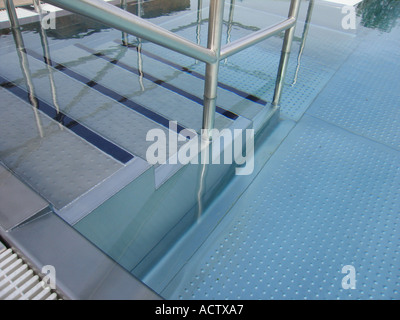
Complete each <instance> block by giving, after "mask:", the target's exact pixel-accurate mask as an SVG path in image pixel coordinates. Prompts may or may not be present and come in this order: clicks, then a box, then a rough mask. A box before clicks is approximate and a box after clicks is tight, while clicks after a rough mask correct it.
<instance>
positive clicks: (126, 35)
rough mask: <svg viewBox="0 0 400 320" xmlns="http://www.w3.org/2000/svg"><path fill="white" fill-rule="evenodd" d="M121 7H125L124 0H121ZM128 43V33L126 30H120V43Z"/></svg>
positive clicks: (124, 8) (125, 44)
mask: <svg viewBox="0 0 400 320" xmlns="http://www.w3.org/2000/svg"><path fill="white" fill-rule="evenodd" d="M121 9H123V10H126V9H127V4H126V0H121ZM128 43H129V39H128V34H127V33H126V32H122V44H123V45H124V46H127V45H128Z"/></svg>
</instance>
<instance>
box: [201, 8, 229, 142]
mask: <svg viewBox="0 0 400 320" xmlns="http://www.w3.org/2000/svg"><path fill="white" fill-rule="evenodd" d="M223 19H224V0H213V1H211V2H210V14H209V24H208V44H207V47H208V49H210V50H212V51H214V52H215V54H216V56H217V61H216V62H215V63H207V64H206V75H205V83H204V110H203V130H204V133H205V135H206V136H205V137H206V138H207V139H210V138H211V130H212V129H214V122H215V108H216V103H217V89H218V72H219V62H220V54H221V40H222V26H223Z"/></svg>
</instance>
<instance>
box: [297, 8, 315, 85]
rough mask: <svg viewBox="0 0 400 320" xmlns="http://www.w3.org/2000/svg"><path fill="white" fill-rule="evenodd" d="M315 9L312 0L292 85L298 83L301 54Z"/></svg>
mask: <svg viewBox="0 0 400 320" xmlns="http://www.w3.org/2000/svg"><path fill="white" fill-rule="evenodd" d="M313 9H314V0H310V3H309V5H308V9H307V17H306V22H305V24H304V29H303V35H302V36H301V44H300V50H299V54H298V56H297V67H296V72H295V74H294V78H293V83H292V86H294V85H295V84H296V82H297V77H298V75H299V70H300V61H301V56H302V55H303V51H304V47H305V45H306V40H307V35H308V29H309V28H310V22H311V17H312V12H313Z"/></svg>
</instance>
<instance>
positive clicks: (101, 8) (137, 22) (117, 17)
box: [45, 0, 218, 63]
mask: <svg viewBox="0 0 400 320" xmlns="http://www.w3.org/2000/svg"><path fill="white" fill-rule="evenodd" d="M45 2H48V3H50V4H53V5H55V6H57V7H60V8H63V9H65V10H68V11H71V12H74V13H78V14H81V15H84V16H86V17H89V18H91V19H94V20H96V21H99V22H101V23H103V24H106V25H108V26H110V27H113V28H115V29H118V30H120V31H124V32H126V33H129V34H132V35H134V36H137V37H140V38H142V39H145V40H148V41H151V42H154V43H156V44H159V45H161V46H163V47H166V48H168V49H171V50H173V51H176V52H179V53H182V54H184V55H186V56H189V57H192V58H194V59H197V60H200V61H203V62H206V63H215V62H216V61H218V58H217V55H216V53H215V52H213V51H212V50H210V49H207V48H204V47H202V46H199V45H197V44H195V43H193V42H191V41H189V40H186V39H185V38H182V37H180V36H178V35H176V34H174V33H173V32H170V31H168V30H165V29H163V28H161V27H159V26H157V25H155V24H153V23H151V22H148V21H146V20H144V19H142V18H139V17H137V16H135V15H133V14H131V13H129V12H127V11H125V10H122V9H120V8H118V7H116V6H114V5H113V4H110V3H107V2H104V1H100V0H45Z"/></svg>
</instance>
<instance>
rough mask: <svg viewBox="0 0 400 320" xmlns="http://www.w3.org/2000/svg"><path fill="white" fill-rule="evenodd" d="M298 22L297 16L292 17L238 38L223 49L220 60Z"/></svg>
mask: <svg viewBox="0 0 400 320" xmlns="http://www.w3.org/2000/svg"><path fill="white" fill-rule="evenodd" d="M295 23H296V18H295V17H290V18H288V19H286V20H284V21H281V22H279V23H277V24H275V25H273V26H271V27H268V28H265V29H262V30H259V31H257V32H254V33H252V34H249V35H248V36H246V37H243V38H241V39H239V40H236V41H234V42H232V43H230V44H228V45H225V46H224V47H223V48H222V49H221V55H220V60H222V59H225V58H228V57H229V56H231V55H233V54H235V53H238V52H240V51H242V50H244V49H246V48H249V47H251V46H253V45H255V44H257V43H259V42H261V41H263V40H265V39H268V38H270V37H272V36H274V35H276V34H279V33H280V32H282V31H284V30H287V29H289V28H291V27H292V26H293V25H294V24H295Z"/></svg>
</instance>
